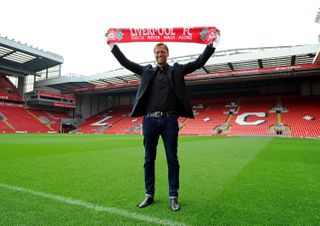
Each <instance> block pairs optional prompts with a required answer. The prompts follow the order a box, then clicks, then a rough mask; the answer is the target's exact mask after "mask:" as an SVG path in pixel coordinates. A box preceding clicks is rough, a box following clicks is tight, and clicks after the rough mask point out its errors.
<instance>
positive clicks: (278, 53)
mask: <svg viewBox="0 0 320 226" xmlns="http://www.w3.org/2000/svg"><path fill="white" fill-rule="evenodd" d="M319 49H320V44H315V45H300V46H278V47H263V48H248V49H232V50H227V51H217V52H216V53H215V54H214V55H213V56H212V57H211V58H210V59H209V60H208V62H207V64H206V65H205V66H204V67H203V68H201V69H199V70H197V71H195V72H193V73H192V74H190V75H187V77H186V80H187V83H189V84H190V83H194V82H196V83H199V84H200V83H202V82H208V81H209V80H210V82H212V81H217V80H220V81H221V80H225V79H228V80H230V79H233V80H239V79H247V80H249V79H250V78H255V79H256V78H257V77H259V78H264V77H265V76H273V75H275V74H277V73H278V74H279V73H282V74H283V73H285V75H287V74H288V73H291V72H292V73H294V74H295V75H297V74H299V72H304V71H316V72H317V73H318V74H319V72H320V65H312V64H313V61H314V59H315V56H316V54H317V53H318V51H319ZM198 56H199V54H195V55H189V56H183V57H176V58H170V59H169V60H168V63H169V64H173V63H175V62H179V63H186V62H189V61H191V60H193V59H195V58H196V57H198ZM141 64H143V65H145V64H153V65H154V62H153V61H152V62H145V63H141ZM138 83H139V77H138V76H137V75H136V74H133V73H132V72H130V71H128V70H127V69H125V68H119V69H116V70H113V71H108V72H104V73H101V74H96V75H91V76H82V77H59V78H55V79H49V80H42V81H38V82H37V83H36V86H38V87H41V86H50V87H53V88H56V89H59V90H61V91H62V92H67V93H68V92H73V93H82V92H106V91H107V90H112V89H127V90H128V89H129V87H131V89H132V87H136V86H137V85H138Z"/></svg>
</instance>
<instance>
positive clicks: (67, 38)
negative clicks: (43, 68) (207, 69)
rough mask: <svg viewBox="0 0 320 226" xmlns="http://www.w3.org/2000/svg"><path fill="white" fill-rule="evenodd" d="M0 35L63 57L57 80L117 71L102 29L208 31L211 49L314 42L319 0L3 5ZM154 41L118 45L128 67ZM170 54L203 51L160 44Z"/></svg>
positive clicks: (22, 1) (29, 1)
mask: <svg viewBox="0 0 320 226" xmlns="http://www.w3.org/2000/svg"><path fill="white" fill-rule="evenodd" d="M0 6H1V13H0V35H1V36H2V37H4V36H8V38H11V39H15V40H16V41H21V42H22V43H27V44H28V45H33V46H34V47H38V48H40V49H44V50H45V51H50V52H53V53H57V54H59V55H62V56H63V57H64V61H65V62H64V64H63V66H62V74H69V73H76V74H80V75H91V74H95V73H100V72H104V71H108V70H112V69H116V68H119V67H120V65H119V63H118V62H117V61H116V60H115V59H114V57H113V55H112V54H111V53H110V50H109V47H108V46H107V44H106V42H105V38H104V33H105V32H106V31H107V29H108V28H109V27H123V28H125V27H183V26H216V27H218V28H219V29H220V30H221V42H220V45H219V46H218V49H217V50H226V49H234V48H249V47H266V46H279V45H298V44H315V43H318V34H319V33H320V24H317V23H315V22H314V19H315V16H316V14H317V12H318V8H319V7H320V2H319V0H305V1H292V0H290V1H289V0H264V1H259V0H233V1H232V0H220V1H217V0H202V1H198V0H188V1H187V0H183V1H182V0H161V1H152V0H122V1H119V0H90V1H88V0H55V1H44V0H4V1H2V2H1V4H0ZM154 44H155V43H127V44H120V45H119V46H120V48H121V49H122V50H123V52H124V53H125V54H126V55H127V57H128V58H129V59H131V60H133V61H135V62H144V61H151V60H153V59H154V57H153V52H152V49H153V46H154ZM168 46H169V49H170V56H171V57H176V56H183V55H188V54H196V53H200V52H202V50H203V49H204V45H201V44H192V43H191V44H188V43H168Z"/></svg>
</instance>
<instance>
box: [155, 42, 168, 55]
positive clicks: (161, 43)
mask: <svg viewBox="0 0 320 226" xmlns="http://www.w3.org/2000/svg"><path fill="white" fill-rule="evenodd" d="M158 46H164V48H166V50H167V52H168V53H169V48H168V46H167V45H166V44H165V43H163V42H159V43H157V44H156V45H155V46H154V48H153V52H154V51H155V50H156V48H157V47H158Z"/></svg>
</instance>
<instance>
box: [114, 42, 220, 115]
mask: <svg viewBox="0 0 320 226" xmlns="http://www.w3.org/2000/svg"><path fill="white" fill-rule="evenodd" d="M214 51H215V48H214V47H212V46H210V45H207V47H206V48H205V50H204V52H203V53H202V54H201V55H200V56H199V57H198V58H197V59H196V60H194V61H191V62H189V63H186V64H179V63H174V64H173V66H170V65H168V75H169V81H170V84H171V86H172V90H173V92H174V93H175V95H176V96H177V100H178V101H177V104H178V106H177V108H176V109H177V113H178V115H179V116H182V117H187V118H194V115H193V111H192V106H191V103H190V99H189V96H188V91H187V88H186V83H185V79H184V75H186V74H190V73H192V72H194V71H195V70H197V69H199V68H201V67H203V66H204V65H205V64H206V62H207V61H208V59H209V58H210V57H211V55H212V54H213V53H214ZM111 52H112V53H113V55H114V56H115V58H116V59H117V60H118V61H119V63H120V64H121V65H122V66H123V67H125V68H127V69H128V70H130V71H132V72H133V73H135V74H137V75H139V76H140V79H141V81H140V85H139V88H138V91H137V94H136V97H135V100H134V104H133V108H132V112H131V117H138V116H143V115H145V114H146V113H147V112H146V109H145V107H146V106H145V103H146V101H145V98H146V90H147V89H148V87H149V85H150V81H151V80H152V78H153V76H155V74H156V68H155V67H152V65H151V64H149V65H146V66H142V65H140V64H137V63H135V62H132V61H130V60H128V59H127V58H126V56H125V55H124V54H123V53H122V52H121V50H120V49H119V47H118V46H117V45H114V47H113V48H112V50H111Z"/></svg>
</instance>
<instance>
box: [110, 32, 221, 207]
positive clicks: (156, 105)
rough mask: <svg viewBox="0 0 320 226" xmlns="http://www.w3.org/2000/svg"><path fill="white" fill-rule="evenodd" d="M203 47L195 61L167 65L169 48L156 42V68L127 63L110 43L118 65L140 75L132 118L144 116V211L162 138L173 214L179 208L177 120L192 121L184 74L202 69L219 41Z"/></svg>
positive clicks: (151, 196) (152, 189) (151, 194)
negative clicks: (158, 146) (186, 118)
mask: <svg viewBox="0 0 320 226" xmlns="http://www.w3.org/2000/svg"><path fill="white" fill-rule="evenodd" d="M216 36H217V38H216V39H215V41H214V42H213V43H210V44H208V45H207V46H206V48H205V50H204V52H203V53H202V54H201V55H200V56H199V57H198V58H197V59H196V60H194V61H192V62H189V63H187V64H179V63H175V64H174V65H173V66H171V65H169V64H168V63H167V59H168V56H169V49H168V47H167V45H166V44H164V43H158V44H156V46H155V47H154V50H153V51H154V56H155V60H156V67H153V66H152V65H151V64H149V65H146V66H142V65H140V64H137V63H135V62H132V61H130V60H128V59H127V58H126V57H125V55H124V54H123V53H122V52H121V51H120V49H119V47H118V46H117V45H115V44H109V45H110V48H111V52H112V53H113V55H114V56H115V58H116V59H117V60H118V61H119V63H120V64H121V65H122V66H123V67H125V68H127V69H128V70H130V71H132V72H133V73H135V74H137V75H139V76H140V79H141V81H140V85H139V88H138V91H137V94H136V97H135V101H134V104H133V109H132V113H131V116H132V117H137V116H143V117H144V118H143V136H144V139H143V144H144V148H145V160H144V180H145V189H146V196H145V199H144V200H143V201H142V202H141V203H140V204H139V207H140V208H144V207H146V206H148V205H150V204H151V203H153V201H154V194H155V187H154V184H155V159H156V154H157V145H158V140H159V137H160V136H161V138H162V140H163V143H164V147H165V152H166V157H167V164H168V180H169V200H170V208H171V210H173V211H177V210H179V209H180V205H179V202H178V189H179V167H180V166H179V161H178V155H177V151H178V150H177V148H178V132H179V125H178V117H179V116H183V117H188V118H194V115H193V111H192V106H191V103H190V100H189V97H188V93H187V89H186V84H185V80H184V75H186V74H190V73H192V72H193V71H195V70H197V69H199V68H201V67H203V66H204V65H205V63H206V62H207V60H208V59H209V58H210V57H211V55H212V54H213V53H214V51H215V48H216V46H217V44H218V42H219V39H220V32H219V31H217V34H216Z"/></svg>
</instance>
